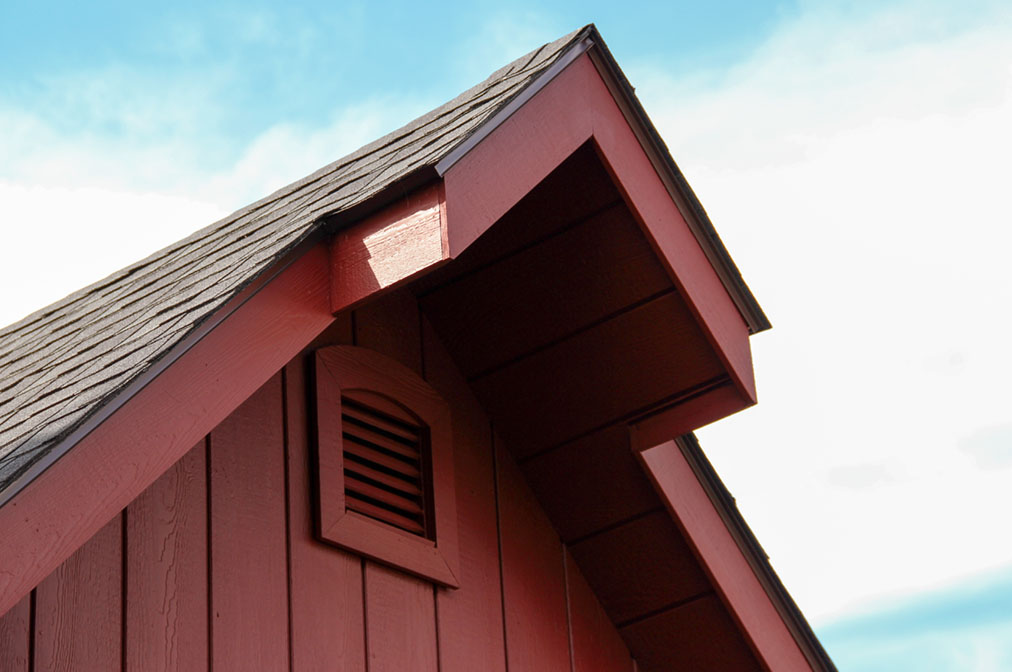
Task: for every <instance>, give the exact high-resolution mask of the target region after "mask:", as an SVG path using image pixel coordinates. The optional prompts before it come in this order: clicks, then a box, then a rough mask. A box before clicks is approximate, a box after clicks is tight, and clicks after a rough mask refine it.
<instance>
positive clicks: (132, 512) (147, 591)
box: [126, 441, 207, 672]
mask: <svg viewBox="0 0 1012 672" xmlns="http://www.w3.org/2000/svg"><path fill="white" fill-rule="evenodd" d="M206 495H207V447H206V441H201V442H200V443H198V444H197V445H196V446H194V447H193V448H192V449H191V450H190V452H189V453H187V454H186V455H185V456H184V457H183V459H181V460H180V461H179V462H177V463H176V464H175V465H174V466H173V467H172V468H171V469H169V470H168V471H167V472H165V473H164V474H162V476H161V478H159V479H158V480H157V481H155V482H154V484H152V485H151V487H149V488H148V489H147V490H145V491H144V493H143V494H141V496H140V497H138V498H137V499H135V500H134V501H133V502H132V503H131V504H130V506H129V507H127V517H126V527H127V529H126V554H127V568H128V569H127V576H126V586H127V588H126V591H127V592H126V596H127V599H126V624H127V638H126V668H127V670H144V672H162V671H165V672H168V671H170V670H171V671H178V672H191V671H192V672H198V671H199V670H206V669H207V496H206Z"/></svg>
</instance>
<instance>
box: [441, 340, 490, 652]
mask: <svg viewBox="0 0 1012 672" xmlns="http://www.w3.org/2000/svg"><path fill="white" fill-rule="evenodd" d="M422 342H423V346H424V351H423V353H424V356H425V374H426V377H427V379H428V381H429V382H430V383H431V384H432V386H433V387H435V388H436V390H437V391H439V393H440V394H442V395H443V398H444V399H446V401H447V402H448V403H449V404H450V407H451V409H452V413H453V452H454V458H455V461H454V465H455V468H454V473H455V475H456V479H457V487H456V492H457V534H458V540H459V548H460V565H459V569H458V573H457V578H458V579H459V581H460V585H461V588H460V589H459V590H440V591H438V592H437V593H436V605H437V609H436V614H437V618H438V622H437V625H438V628H439V665H440V670H441V672H471V671H473V670H482V671H484V672H505V669H506V667H505V666H506V652H505V644H504V642H503V623H502V600H501V590H500V585H499V580H500V577H499V540H498V535H497V533H496V507H495V477H494V470H493V465H492V447H491V430H490V428H489V422H488V418H487V417H486V416H485V413H484V411H483V410H482V408H481V406H480V405H479V404H478V402H477V400H476V399H475V398H474V396H473V395H472V394H471V391H470V389H469V388H468V387H467V383H466V382H465V381H464V379H463V377H462V376H461V375H460V373H459V371H458V370H457V368H456V366H455V365H454V362H453V360H452V359H451V358H450V356H449V354H448V353H447V352H446V350H445V349H444V348H443V346H442V343H440V342H439V340H438V338H437V337H436V335H435V332H434V331H433V329H432V327H431V326H430V325H429V324H428V323H427V322H424V323H423V327H422Z"/></svg>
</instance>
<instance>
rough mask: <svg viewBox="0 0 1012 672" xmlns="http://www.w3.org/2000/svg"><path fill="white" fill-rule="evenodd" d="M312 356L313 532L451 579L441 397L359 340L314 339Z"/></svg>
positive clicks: (453, 526)
mask: <svg viewBox="0 0 1012 672" xmlns="http://www.w3.org/2000/svg"><path fill="white" fill-rule="evenodd" d="M314 365H315V366H314V373H315V383H314V386H315V392H316V399H315V424H316V428H315V429H316V450H315V451H314V452H315V465H314V466H315V469H314V472H315V474H314V475H315V484H314V485H315V493H314V499H315V503H316V506H315V507H314V508H315V511H316V526H315V528H316V536H317V538H318V539H319V540H320V541H323V542H325V543H327V544H330V545H333V546H336V547H339V548H342V549H344V550H346V551H352V552H354V553H357V554H359V555H362V556H365V557H367V558H370V559H372V560H376V561H378V562H381V563H384V564H387V565H390V566H393V567H396V568H398V569H401V570H403V571H405V572H408V573H410V574H413V575H415V576H419V577H422V578H426V579H428V580H430V581H433V582H434V583H436V584H438V585H440V586H444V587H449V588H456V587H458V586H459V582H458V581H457V578H456V577H457V574H458V566H459V560H458V555H459V553H458V548H457V512H456V486H455V482H454V469H453V446H452V430H451V423H450V408H449V405H448V404H447V403H446V402H445V401H444V400H443V399H442V397H441V396H440V395H439V394H438V393H437V392H436V391H435V390H434V389H433V388H432V387H431V386H430V385H429V384H428V383H427V382H426V381H425V380H423V379H422V378H421V377H420V376H419V375H418V374H417V373H415V372H414V371H412V370H410V369H408V368H407V367H405V366H403V365H402V364H399V363H398V362H395V361H394V360H392V359H390V358H388V357H385V356H383V355H381V354H379V353H377V352H375V351H372V350H369V349H366V348H360V347H357V346H343V345H342V346H330V347H325V348H321V349H319V350H317V351H316V353H315V362H314Z"/></svg>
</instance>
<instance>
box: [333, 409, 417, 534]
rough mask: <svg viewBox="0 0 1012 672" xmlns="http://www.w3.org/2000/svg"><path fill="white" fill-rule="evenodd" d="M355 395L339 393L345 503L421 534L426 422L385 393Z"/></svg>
mask: <svg viewBox="0 0 1012 672" xmlns="http://www.w3.org/2000/svg"><path fill="white" fill-rule="evenodd" d="M356 396H357V397H358V398H349V397H347V396H342V398H341V421H342V437H343V439H344V440H343V451H344V495H345V507H346V508H347V509H348V510H349V511H354V512H356V513H359V514H361V515H364V516H369V517H370V518H375V519H376V520H379V521H382V522H384V523H389V524H390V525H394V526H395V527H398V528H400V529H402V530H405V531H407V532H410V533H412V534H418V535H421V536H425V534H426V517H427V515H428V514H427V511H426V493H425V483H424V481H423V478H422V472H423V461H424V460H425V459H426V457H425V456H426V454H427V453H426V452H425V451H426V450H427V445H428V431H427V428H425V427H424V426H419V425H417V424H412V423H411V422H408V421H407V418H409V417H410V414H409V413H407V412H406V411H404V410H403V409H401V408H400V407H398V406H397V405H396V404H394V403H393V402H391V401H389V400H387V399H385V398H382V397H380V396H377V397H376V399H373V398H372V396H370V395H368V393H359V394H357V395H356ZM365 398H368V399H369V400H370V401H374V402H376V404H377V406H378V408H375V407H373V405H372V404H371V403H367V402H366V401H365Z"/></svg>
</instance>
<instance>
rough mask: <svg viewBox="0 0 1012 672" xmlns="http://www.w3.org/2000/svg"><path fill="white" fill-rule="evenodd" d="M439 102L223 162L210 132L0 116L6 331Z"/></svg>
mask: <svg viewBox="0 0 1012 672" xmlns="http://www.w3.org/2000/svg"><path fill="white" fill-rule="evenodd" d="M177 102H178V101H177ZM430 103H431V101H422V100H415V99H403V98H394V97H388V98H375V99H371V100H367V101H365V102H363V103H361V104H358V105H355V106H351V107H347V108H344V109H341V110H338V111H336V112H335V114H334V115H333V117H332V118H331V120H330V121H329V122H328V123H326V124H323V125H321V126H318V127H312V126H308V125H297V124H279V125H276V126H273V127H271V128H268V129H266V130H264V131H263V132H262V133H260V134H259V135H258V136H257V137H256V138H254V140H253V141H252V142H250V143H249V145H248V146H246V147H245V148H243V149H242V151H240V152H238V153H236V154H235V155H233V156H225V157H222V158H216V160H215V161H213V162H212V161H210V160H209V154H210V153H214V152H217V151H218V150H212V151H210V152H209V151H208V150H209V148H207V147H204V146H201V141H203V140H204V139H205V138H204V137H203V136H202V135H200V134H195V136H194V137H170V138H168V139H165V140H162V139H161V138H159V137H152V136H150V135H147V134H144V133H125V134H122V135H118V134H112V135H106V136H103V135H101V134H99V133H96V132H93V129H91V128H89V129H88V130H86V131H85V132H75V131H73V130H70V131H68V130H64V129H60V128H58V127H57V126H56V125H55V124H52V123H49V122H48V121H47V120H45V119H42V118H40V117H39V116H38V115H33V114H31V113H28V112H26V111H23V110H11V109H7V110H0V126H3V127H4V128H7V129H10V130H11V132H10V133H5V134H3V135H0V155H4V156H6V157H8V160H7V162H6V163H5V165H4V167H3V169H2V170H3V172H0V233H2V236H3V241H4V245H3V247H2V248H0V287H4V288H5V289H4V290H3V300H2V301H0V325H6V324H9V323H11V322H14V321H15V320H17V319H20V318H21V317H23V316H25V315H27V314H28V313H30V312H32V311H34V310H36V309H38V308H41V307H43V306H45V305H48V304H49V303H51V302H53V301H55V300H57V299H59V298H61V297H63V296H65V295H66V294H69V293H70V292H72V291H75V290H77V289H79V288H81V287H83V286H85V285H87V284H90V283H92V282H94V281H96V280H99V279H101V278H103V277H105V276H106V275H108V274H109V273H112V272H114V271H116V270H118V269H119V268H122V267H124V266H126V265H128V264H130V263H132V262H134V261H137V260H139V259H142V258H144V257H146V256H147V255H148V254H150V253H152V252H154V251H155V250H158V249H160V248H161V247H164V246H166V245H168V244H170V243H172V242H174V241H176V240H178V239H180V238H182V237H184V236H185V235H188V234H189V233H192V232H193V231H195V230H197V229H199V228H201V227H203V226H206V225H208V224H211V223H212V222H214V221H215V220H217V219H219V218H220V217H222V216H225V215H227V214H229V213H230V212H232V211H234V210H236V209H238V208H240V207H242V206H244V205H246V204H248V203H251V202H253V201H255V200H256V199H258V198H261V197H263V196H266V195H267V194H269V193H271V192H273V191H274V190H276V189H278V188H280V187H282V186H284V185H285V184H288V183H290V182H293V181H295V180H297V179H299V178H301V177H303V176H305V175H307V174H309V173H311V172H312V171H314V170H316V169H317V168H319V167H321V166H323V165H326V164H327V163H330V162H331V161H334V160H336V159H338V158H340V157H341V156H343V155H345V154H347V153H349V152H351V151H353V150H354V149H356V148H358V147H360V146H361V145H363V144H365V143H366V142H369V141H371V140H374V139H376V138H377V137H379V136H381V135H382V134H384V133H386V132H388V131H391V130H393V129H395V128H396V127H397V126H399V125H400V124H402V123H405V122H407V121H409V120H410V119H411V118H412V117H413V116H417V114H420V113H422V112H424V111H425V110H427V109H428V108H429V107H431V106H432V105H431V104H430ZM207 142H208V143H213V142H214V141H213V140H212V139H207ZM40 265H45V267H46V268H48V269H50V270H48V271H43V270H41V269H40ZM55 269H59V271H58V272H57V271H56V270H55ZM15 288H16V289H15Z"/></svg>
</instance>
